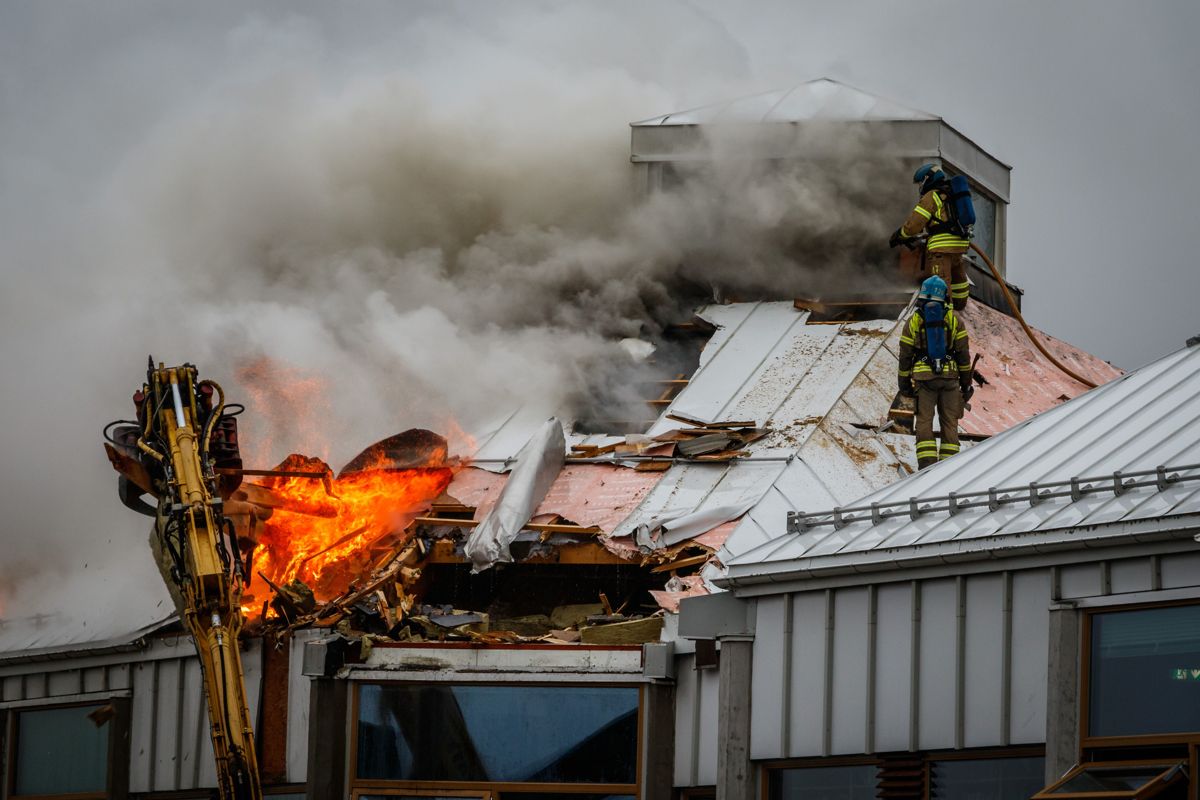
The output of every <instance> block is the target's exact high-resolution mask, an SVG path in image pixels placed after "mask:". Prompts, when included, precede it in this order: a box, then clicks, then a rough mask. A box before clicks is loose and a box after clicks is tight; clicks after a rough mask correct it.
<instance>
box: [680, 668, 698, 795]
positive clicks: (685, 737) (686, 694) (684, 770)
mask: <svg viewBox="0 0 1200 800" xmlns="http://www.w3.org/2000/svg"><path fill="white" fill-rule="evenodd" d="M698 684H699V680H698V679H697V677H696V657H695V656H694V655H684V656H679V657H678V658H676V659H675V785H676V786H696V785H698V784H697V783H696V775H695V765H696V736H697V730H696V729H697V727H698V726H699V724H700V723H699V715H698V712H699V710H700V709H699V706H698V705H697V702H698V696H697V695H698V693H699V690H698V689H697V686H698Z"/></svg>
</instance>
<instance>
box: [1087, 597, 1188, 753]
mask: <svg viewBox="0 0 1200 800" xmlns="http://www.w3.org/2000/svg"><path fill="white" fill-rule="evenodd" d="M1091 624H1092V645H1091V654H1090V655H1091V665H1090V666H1091V675H1090V678H1091V685H1090V692H1089V694H1090V698H1089V700H1090V702H1089V705H1088V733H1089V734H1090V735H1092V736H1138V735H1147V734H1162V733H1190V732H1194V731H1200V606H1171V607H1166V608H1147V609H1139V610H1135V611H1114V612H1106V613H1103V614H1093V615H1092V623H1091Z"/></svg>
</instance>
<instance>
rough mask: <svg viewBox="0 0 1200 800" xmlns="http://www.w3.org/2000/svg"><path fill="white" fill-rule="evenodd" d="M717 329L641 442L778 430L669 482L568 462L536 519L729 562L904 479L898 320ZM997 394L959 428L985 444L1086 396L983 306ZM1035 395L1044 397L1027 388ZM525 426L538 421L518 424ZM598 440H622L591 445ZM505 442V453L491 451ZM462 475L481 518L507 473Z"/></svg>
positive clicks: (1079, 356)
mask: <svg viewBox="0 0 1200 800" xmlns="http://www.w3.org/2000/svg"><path fill="white" fill-rule="evenodd" d="M698 316H700V317H701V318H702V319H704V320H706V321H708V322H710V323H712V324H713V325H715V326H717V330H716V331H715V332H714V334H713V335H712V337H711V338H710V339H709V341H708V342H707V344H706V345H705V347H704V349H703V351H702V353H701V356H700V363H699V366H698V368H697V370H696V372H695V373H694V374H693V375H692V376H691V379H690V380H689V383H688V385H687V386H686V387H684V389H683V390H682V391H681V392H680V393H679V394H678V395H676V396H675V398H674V399H673V400H672V401H671V404H670V405H669V406H668V407H667V408H666V409H664V411H663V412H662V414H661V416H660V417H659V419H658V421H657V422H656V423H655V424H654V425H653V426H652V427H651V428H650V430H649V431H648V433H649V435H651V436H654V435H658V434H663V433H666V432H667V431H670V430H671V429H673V428H678V427H681V425H680V423H679V422H677V421H675V420H672V419H671V418H670V417H671V416H676V417H687V418H692V419H697V420H700V421H704V422H708V423H722V422H734V421H750V422H753V423H755V424H758V425H761V426H764V427H766V428H768V429H769V430H770V434H769V435H768V436H767V438H765V439H763V440H762V441H760V442H756V443H754V444H751V445H750V446H749V447H748V448H747V449H748V450H749V451H750V457H749V458H748V459H739V460H737V461H734V462H729V463H723V464H696V463H687V462H683V461H677V462H676V463H675V464H674V465H673V466H672V467H671V468H670V469H669V470H667V471H666V472H663V473H653V472H635V471H633V470H629V469H626V468H623V467H619V466H609V465H600V464H568V465H567V466H566V467H565V468H564V469H563V472H562V473H561V474H560V476H559V478H558V479H557V480H556V481H555V482H554V484H553V486H552V487H551V489H550V492H549V493H548V495H547V497H546V499H545V500H543V502H542V503H541V504H540V505H539V506H538V508H537V511H536V512H535V516H539V515H543V514H558V515H561V516H562V517H563V518H565V519H569V520H572V521H573V522H576V523H578V524H581V525H598V526H599V527H600V528H601V530H602V531H603V532H604V534H605V537H604V539H603V541H605V542H606V543H607V546H608V547H609V549H611V550H614V552H620V553H626V554H628V553H633V552H639V551H640V552H645V551H647V550H651V549H654V548H658V547H664V546H673V545H676V544H678V543H680V542H682V541H685V540H690V541H692V542H694V543H696V544H700V545H702V546H704V547H707V548H710V549H713V550H717V551H719V558H720V560H721V561H722V562H723V563H724V562H727V561H732V560H734V559H735V558H736V557H737V556H739V555H741V554H743V553H745V552H747V551H749V550H752V549H754V548H756V547H758V546H759V545H761V544H763V543H765V542H768V541H770V540H772V539H773V538H774V537H775V536H776V535H778V534H779V532H780V531H781V530H782V527H783V520H784V519H785V515H786V514H787V512H788V511H791V510H795V509H798V508H819V507H827V506H831V505H835V504H838V503H848V502H851V501H853V500H855V499H856V498H859V497H862V496H863V495H865V494H869V493H870V492H872V491H875V490H877V489H879V488H881V487H884V486H887V485H889V484H892V483H894V482H895V481H896V480H897V479H899V478H901V477H903V476H905V475H907V474H908V473H909V472H910V471H911V465H912V464H913V463H915V461H914V458H913V443H912V437H911V436H909V435H907V434H903V433H898V432H894V431H879V430H878V429H879V428H880V427H882V426H884V424H885V422H886V419H887V411H888V408H889V407H890V405H891V402H892V398H893V397H894V395H895V388H894V387H895V382H896V378H895V375H896V366H897V361H898V353H899V345H898V341H899V327H900V322H899V320H902V319H905V318H906V315H900V316H899V317H898V319H877V320H867V321H862V322H851V323H844V324H832V325H830V324H810V323H811V322H812V320H811V314H810V312H808V311H804V310H798V309H797V308H796V307H795V306H794V304H793V303H791V302H759V303H732V304H728V305H715V306H709V307H707V308H704V309H702V310H700V311H699V312H698ZM964 319H965V320H966V321H967V323H968V326H969V329H970V331H971V335H972V337H973V338H972V341H973V347H974V348H975V349H976V351H977V352H980V353H982V354H983V358H982V360H981V361H980V370H981V372H982V373H983V374H985V375H986V376H987V378H988V381H989V382H988V384H987V385H985V386H982V387H980V389H979V391H978V392H977V393H976V395H975V398H974V402H973V410H972V412H971V413H970V414H969V415H968V418H967V419H966V420H965V421H964V429H965V430H966V431H967V432H968V433H973V434H977V435H980V436H986V435H990V434H992V433H995V432H998V431H1000V430H1003V429H1004V428H1006V427H1008V426H1010V425H1012V424H1016V423H1017V422H1020V421H1022V420H1024V419H1027V418H1029V417H1030V416H1032V415H1034V414H1036V413H1038V412H1040V411H1044V410H1046V409H1048V408H1052V407H1054V406H1055V405H1057V404H1060V403H1061V402H1063V400H1062V398H1070V397H1074V396H1076V395H1078V394H1081V393H1082V392H1083V391H1085V389H1086V387H1084V386H1083V385H1082V384H1078V383H1076V382H1075V381H1073V380H1071V379H1070V378H1067V377H1066V376H1064V375H1062V374H1061V373H1059V372H1058V370H1057V369H1055V368H1054V367H1053V366H1052V365H1051V364H1050V363H1049V362H1048V361H1047V360H1046V359H1045V358H1044V357H1043V356H1042V355H1041V354H1040V353H1038V352H1037V351H1035V350H1033V348H1032V346H1031V345H1029V344H1028V341H1027V340H1026V339H1025V335H1024V333H1023V332H1022V331H1021V330H1020V327H1019V325H1018V323H1017V321H1016V320H1015V319H1013V318H1011V317H1008V316H1006V315H1003V314H1000V313H999V312H997V311H995V310H993V309H991V308H988V307H986V306H984V305H982V304H980V303H973V304H972V305H971V306H970V307H969V308H968V310H967V311H965V312H964ZM1038 335H1039V336H1040V338H1041V339H1042V341H1043V342H1044V343H1045V344H1046V346H1047V347H1048V348H1049V349H1050V350H1051V352H1053V353H1055V355H1056V356H1057V357H1058V358H1060V359H1062V360H1064V361H1065V362H1067V363H1068V364H1071V365H1072V366H1073V367H1074V368H1075V369H1076V370H1078V371H1079V372H1081V373H1082V374H1084V375H1086V376H1088V377H1091V378H1093V379H1094V380H1096V381H1097V382H1103V381H1106V380H1110V379H1111V378H1113V377H1116V376H1118V375H1120V374H1121V373H1120V370H1118V369H1116V368H1115V367H1112V366H1111V365H1109V364H1106V363H1105V362H1103V361H1101V360H1100V359H1098V358H1096V357H1094V356H1091V355H1089V354H1087V353H1086V352H1084V351H1082V350H1079V349H1077V348H1074V347H1072V346H1070V345H1068V344H1066V343H1064V342H1061V341H1059V340H1057V339H1054V338H1053V337H1050V336H1047V335H1045V334H1042V333H1040V332H1039V333H1038ZM1031 385H1036V387H1037V389H1036V390H1031V389H1030V386H1031ZM524 416H528V417H529V419H528V420H527V421H526V422H525V423H522V422H521V420H522V419H524ZM543 422H544V418H543V417H541V415H533V414H531V415H520V414H514V415H512V416H511V417H509V418H508V420H507V421H506V423H505V424H504V425H503V426H502V427H501V429H500V433H498V434H495V435H492V436H491V437H488V438H485V439H483V440H482V444H481V446H480V452H486V453H488V455H489V457H490V458H495V459H498V461H496V462H488V463H487V464H480V465H479V466H481V467H484V468H485V469H491V470H500V469H504V468H505V465H504V460H505V459H510V458H513V457H514V456H515V453H516V451H517V450H518V449H519V448H520V447H521V446H523V445H524V442H525V441H526V440H527V439H528V438H529V437H530V436H532V435H533V431H534V430H535V428H536V425H540V424H542V423H543ZM592 438H593V439H594V440H595V441H594V442H593V443H600V442H603V441H614V440H616V438H617V437H592ZM502 441H504V442H508V445H507V447H506V448H502V447H499V446H498V444H497V443H498V442H502ZM487 474H488V473H485V472H484V470H483V469H470V470H465V471H464V472H463V473H461V474H460V475H459V477H457V478H456V479H455V482H454V483H453V484H452V485H451V487H450V489H449V490H448V491H449V493H450V494H451V495H454V496H455V497H456V498H458V499H460V500H461V501H462V502H464V503H466V504H468V505H473V506H478V507H479V508H478V511H477V512H476V516H477V517H482V516H483V515H485V514H486V512H487V510H488V509H489V508H490V504H491V503H493V502H494V500H495V497H496V496H497V495H498V493H499V487H500V486H502V485H503V477H502V476H499V475H495V476H490V477H485V476H486V475H487Z"/></svg>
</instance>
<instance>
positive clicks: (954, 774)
mask: <svg viewBox="0 0 1200 800" xmlns="http://www.w3.org/2000/svg"><path fill="white" fill-rule="evenodd" d="M1045 768H1046V760H1045V759H1044V758H1042V757H1041V756H1034V757H1029V758H977V759H976V758H972V759H957V760H946V761H934V762H932V764H931V765H930V784H931V785H930V797H931V798H932V800H1025V798H1027V797H1029V796H1030V795H1032V794H1033V793H1035V792H1037V791H1038V790H1039V789H1041V788H1042V785H1043V783H1044V781H1043V779H1042V778H1043V775H1044V772H1045Z"/></svg>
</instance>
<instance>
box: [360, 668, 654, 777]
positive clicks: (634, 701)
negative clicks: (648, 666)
mask: <svg viewBox="0 0 1200 800" xmlns="http://www.w3.org/2000/svg"><path fill="white" fill-rule="evenodd" d="M359 691H360V695H359V719H358V772H357V775H358V777H359V778H381V779H390V780H460V781H503V782H530V783H537V782H543V783H580V782H583V783H610V784H612V783H617V784H632V783H634V782H636V780H637V741H638V730H637V711H638V690H637V689H636V688H633V687H580V686H475V685H460V686H449V685H409V684H405V685H365V686H362V687H361V688H360V690H359Z"/></svg>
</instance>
